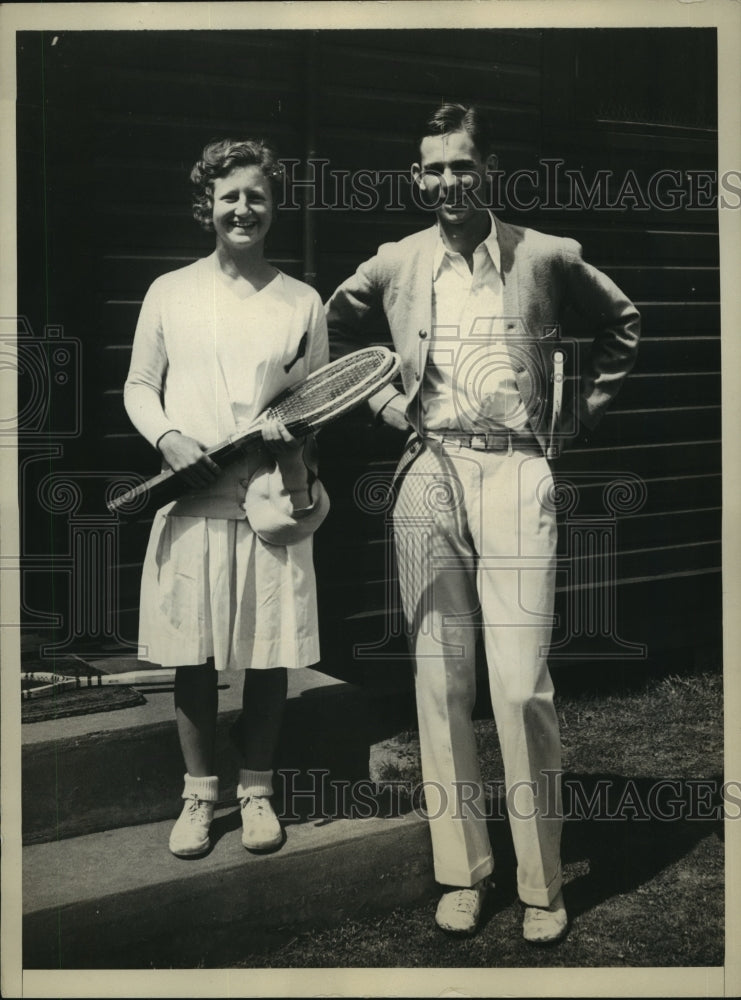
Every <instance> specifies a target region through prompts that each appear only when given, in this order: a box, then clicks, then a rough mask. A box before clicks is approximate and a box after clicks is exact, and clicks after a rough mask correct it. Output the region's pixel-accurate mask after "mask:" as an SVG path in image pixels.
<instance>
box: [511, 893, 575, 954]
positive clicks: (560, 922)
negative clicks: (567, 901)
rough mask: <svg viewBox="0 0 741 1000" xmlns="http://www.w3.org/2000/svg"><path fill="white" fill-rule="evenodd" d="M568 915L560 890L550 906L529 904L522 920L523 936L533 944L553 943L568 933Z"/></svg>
mask: <svg viewBox="0 0 741 1000" xmlns="http://www.w3.org/2000/svg"><path fill="white" fill-rule="evenodd" d="M567 926H568V917H567V916H566V907H565V906H564V902H563V895H562V894H561V893H560V892H559V894H558V895H557V896H556V898H555V899H554V900H553V902H552V903H551V905H550V906H528V907H526V909H525V918H524V920H523V922H522V936H523V937H524V938H525V940H526V941H530V942H531V943H532V944H551V943H552V942H554V941H560V940H561V938H562V937H563V936H564V934H565V933H566V928H567Z"/></svg>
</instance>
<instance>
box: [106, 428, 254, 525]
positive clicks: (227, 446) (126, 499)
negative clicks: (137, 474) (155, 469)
mask: <svg viewBox="0 0 741 1000" xmlns="http://www.w3.org/2000/svg"><path fill="white" fill-rule="evenodd" d="M261 443H262V433H261V432H260V431H259V430H257V431H255V430H251V431H249V432H247V433H244V434H239V435H235V436H234V437H232V438H229V439H228V440H226V441H222V442H221V443H220V444H217V445H214V447H213V448H209V449H208V451H207V452H206V454H207V455H208V456H209V458H211V459H212V460H213V461H214V462H216V464H217V465H220V466H221V467H222V468H224V467H225V466H227V465H229V464H230V463H231V462H234V461H235V460H236V459H237V458H239V457H240V456H241V455H243V454H244V453H245V452H246V451H249V450H250V449H251V448H254V447H256V446H258V445H260V444H261ZM187 491H188V487H187V486H186V485H185V483H184V482H183V481H182V479H180V478H179V476H177V475H176V474H175V473H174V472H172V471H171V470H170V469H167V470H165V472H160V474H159V475H157V476H153V477H152V478H151V479H148V480H147V481H146V482H145V483H140V484H139V486H135V487H134V488H133V489H130V490H128V491H127V492H126V493H122V494H121V496H119V497H115V498H114V499H112V500H109V501H108V502H107V504H106V506H107V507H108V510H109V511H110V513H111V514H119V515H120V516H121V517H124V518H127V519H129V520H135V519H137V518H140V517H146V516H147V515H152V514H154V512H155V511H156V510H159V508H160V507H164V505H165V504H167V503H170V502H171V501H172V500H177V499H179V498H180V497H181V496H183V495H184V494H185V493H187Z"/></svg>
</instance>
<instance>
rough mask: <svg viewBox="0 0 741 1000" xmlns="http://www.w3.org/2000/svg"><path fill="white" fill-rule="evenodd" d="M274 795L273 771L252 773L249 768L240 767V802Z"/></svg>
mask: <svg viewBox="0 0 741 1000" xmlns="http://www.w3.org/2000/svg"><path fill="white" fill-rule="evenodd" d="M272 794H273V772H272V771H250V770H249V768H246V767H240V769H239V784H238V785H237V798H238V799H239V800H240V802H241V801H242V799H246V798H255V797H257V796H260V795H272Z"/></svg>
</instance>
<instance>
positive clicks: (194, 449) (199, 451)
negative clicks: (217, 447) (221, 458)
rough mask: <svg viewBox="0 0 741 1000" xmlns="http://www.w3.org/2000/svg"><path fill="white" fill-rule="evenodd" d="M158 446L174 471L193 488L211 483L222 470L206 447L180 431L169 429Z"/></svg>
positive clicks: (199, 487)
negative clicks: (207, 452) (208, 453)
mask: <svg viewBox="0 0 741 1000" xmlns="http://www.w3.org/2000/svg"><path fill="white" fill-rule="evenodd" d="M158 448H159V450H160V452H161V453H162V457H163V458H164V460H165V461H166V462H167V464H168V465H169V467H170V468H171V469H172V471H173V472H175V473H176V474H177V476H178V477H179V478H180V479H182V481H183V482H184V483H185V484H186V485H187V486H189V487H190V488H191V489H194V490H196V489H201V488H202V487H205V486H208V485H210V484H211V483H212V482H213V481H214V480H215V479H216V478H217V476H218V475H219V474H220V472H221V469H220V468H219V466H218V465H217V464H216V462H214V460H213V459H212V458H209V457H208V455H207V454H206V449H205V447H204V446H203V445H202V444H199V443H198V441H196V440H195V438H192V437H188V436H187V434H181V433H180V431H168V432H167V434H165V435H164V436H163V437H161V438H160V440H159V444H158Z"/></svg>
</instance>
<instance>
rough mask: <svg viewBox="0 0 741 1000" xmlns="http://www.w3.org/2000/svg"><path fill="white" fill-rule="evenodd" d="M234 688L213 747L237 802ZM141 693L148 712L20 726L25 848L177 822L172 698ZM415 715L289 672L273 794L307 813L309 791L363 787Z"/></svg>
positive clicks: (226, 696)
mask: <svg viewBox="0 0 741 1000" xmlns="http://www.w3.org/2000/svg"><path fill="white" fill-rule="evenodd" d="M95 665H96V666H98V667H100V668H101V669H106V666H108V667H109V670H110V672H119V671H122V670H126V669H127V668H128V669H130V670H134V669H141V668H142V664H141V663H139V662H138V661H136V660H132V661H131V662H130V663H128V664H127V662H126V661H122V660H121V659H116V660H115V661H112V662H111V664H108V665H107V664H105V662H104V661H96V664H95ZM225 676H226V675H225ZM228 680H229V683H228V686H226V687H222V690H220V692H219V722H218V733H217V748H216V759H217V762H218V768H217V770H218V773H219V777H220V779H221V780H220V791H221V795H222V799H223V801H224V802H228V801H230V800H231V799H233V798H234V796H235V790H236V779H237V770H238V766H239V761H238V758H237V755H236V751H235V750H234V747H233V746H232V744H231V741H230V737H229V732H230V729H231V727H232V725H233V724H234V721H235V720H236V718H237V717H238V715H239V711H240V706H241V680H240V678H238V677H237V678H236V679H235V678H234V677H231V678H229V679H228ZM142 691H143V693H144V696H145V699H146V701H145V704H143V705H138V706H134V707H130V708H125V709H120V710H118V711H111V712H101V713H96V714H92V715H81V716H73V717H71V718H63V719H56V720H53V721H47V722H34V723H28V724H25V725H23V726H22V727H21V729H22V733H21V739H22V807H23V842H24V844H35V843H42V842H46V841H57V840H60V839H64V838H67V837H76V836H80V835H83V834H88V833H93V832H95V831H99V830H114V829H116V828H118V827H130V826H133V825H136V824H149V823H154V822H156V821H157V820H164V819H173V818H175V817H176V816H177V815H178V813H179V811H180V808H181V805H182V803H181V801H180V798H179V796H180V792H181V790H182V779H183V770H184V767H183V762H182V757H181V754H180V749H179V744H178V739H177V731H176V728H175V721H174V710H173V703H172V690H171V688H170V689H166V690H157V691H152V690H151V689H147V688H142ZM410 710H411V709H410V703H409V700H408V698H407V697H405V696H403V695H402V696H399V695H398V694H395V695H392V694H386V695H384V696H382V697H380V698H377V697H376V698H374V697H373V696H371V695H369V694H368V692H366V691H364V690H363V689H362V688H360V687H358V686H356V685H353V684H349V683H347V682H343V681H338V680H337V679H335V678H333V677H329V676H327V675H326V674H323V673H321V672H320V671H317V670H311V669H306V670H291V671H289V689H288V702H287V705H286V713H285V718H284V723H283V727H282V736H281V741H280V745H279V748H278V752H277V757H276V762H275V768H276V791H277V793H278V794H279V796H280V797H282V799H283V800H284V801H285V803H286V806H287V809H288V814H290V813H291V811H292V810H293V811H294V812H295V811H298V813H299V814H302V815H304V814H306V811H307V809H308V810H310V809H311V803H310V799H311V796H308V795H306V794H304V792H305V790H306V789H312V788H313V787H314V786H317V785H322V784H323V783H326V781H327V780H332V781H344V782H346V783H349V784H352V783H353V782H357V781H362V780H363V779H367V778H368V775H369V760H370V755H371V748H372V747H373V746H374V745H375V744H377V743H378V742H379V741H380V740H383V739H384V738H385V737H387V736H389V735H391V734H393V733H394V732H395V731H396V730H398V729H399V728H401V727H402V726H404V725H407V724H408V720H409V713H410ZM293 800H296V808H295V809H293V807H292V806H291V802H292V801H293Z"/></svg>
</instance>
